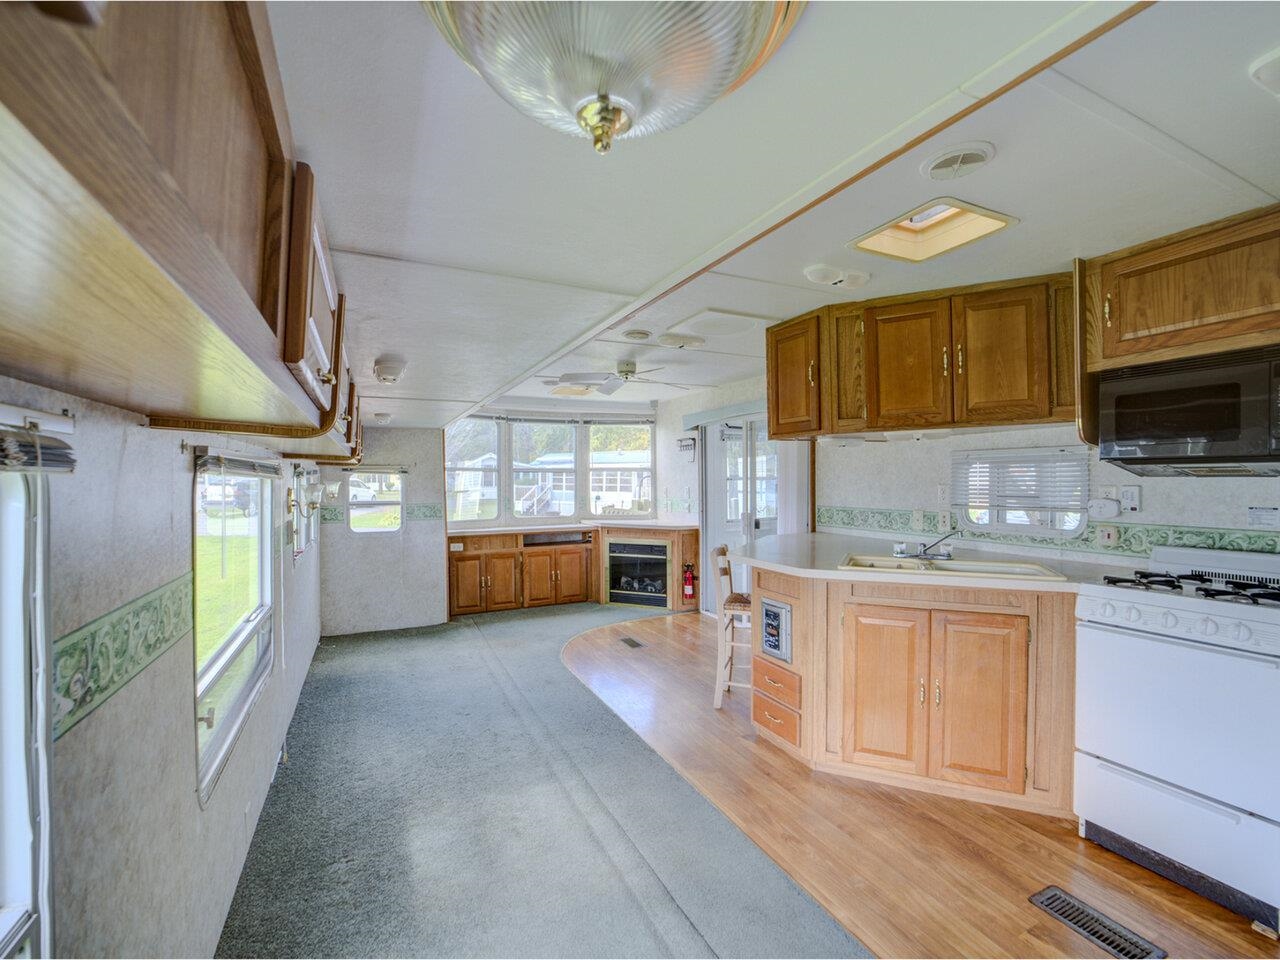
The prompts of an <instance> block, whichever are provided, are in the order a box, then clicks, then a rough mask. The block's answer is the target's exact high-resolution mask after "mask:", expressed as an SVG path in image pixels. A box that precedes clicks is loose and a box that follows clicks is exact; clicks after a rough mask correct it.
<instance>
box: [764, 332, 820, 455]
mask: <svg viewBox="0 0 1280 960" xmlns="http://www.w3.org/2000/svg"><path fill="white" fill-rule="evenodd" d="M824 313H825V311H824V310H815V311H814V312H813V313H807V314H805V315H804V316H802V317H796V318H795V319H794V320H788V321H786V322H785V323H780V324H778V325H777V326H773V327H770V328H769V329H768V330H766V331H765V357H766V360H765V363H766V370H767V376H768V388H767V389H768V408H769V436H770V437H771V438H774V437H807V436H812V435H813V434H815V433H817V432H818V431H820V430H821V429H822V390H821V381H820V377H821V370H820V366H821V353H822V346H821V345H822V318H823V314H824Z"/></svg>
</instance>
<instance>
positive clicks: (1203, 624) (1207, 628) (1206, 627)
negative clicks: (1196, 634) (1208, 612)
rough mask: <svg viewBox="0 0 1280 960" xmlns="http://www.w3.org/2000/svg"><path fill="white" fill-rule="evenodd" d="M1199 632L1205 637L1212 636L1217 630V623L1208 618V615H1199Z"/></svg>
mask: <svg viewBox="0 0 1280 960" xmlns="http://www.w3.org/2000/svg"><path fill="white" fill-rule="evenodd" d="M1200 632H1201V633H1203V634H1204V635H1205V636H1206V637H1212V636H1213V635H1214V634H1215V633H1217V632H1218V624H1217V623H1216V622H1215V621H1213V620H1210V619H1209V618H1208V617H1201V618H1200Z"/></svg>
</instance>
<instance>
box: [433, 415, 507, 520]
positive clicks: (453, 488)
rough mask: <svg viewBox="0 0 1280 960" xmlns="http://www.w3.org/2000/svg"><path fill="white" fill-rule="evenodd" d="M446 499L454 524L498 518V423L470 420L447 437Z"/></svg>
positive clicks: (461, 421)
mask: <svg viewBox="0 0 1280 960" xmlns="http://www.w3.org/2000/svg"><path fill="white" fill-rule="evenodd" d="M444 448H445V471H444V482H445V499H446V500H447V501H448V502H447V510H446V513H447V515H448V519H449V521H450V522H456V521H460V520H493V519H495V518H496V517H497V516H498V421H496V420H481V419H479V418H476V417H467V418H465V419H463V420H459V421H458V422H457V423H454V424H452V425H451V426H450V427H449V429H448V430H446V431H445V435H444Z"/></svg>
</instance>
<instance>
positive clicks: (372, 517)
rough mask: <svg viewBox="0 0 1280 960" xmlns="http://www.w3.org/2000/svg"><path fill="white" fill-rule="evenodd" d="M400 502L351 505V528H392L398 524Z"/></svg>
mask: <svg viewBox="0 0 1280 960" xmlns="http://www.w3.org/2000/svg"><path fill="white" fill-rule="evenodd" d="M400 519H401V518H400V504H398V503H396V504H388V505H387V506H385V507H379V506H372V505H371V506H369V507H364V506H363V505H362V504H354V503H353V504H352V505H351V529H352V530H394V529H396V528H397V527H399V526H400Z"/></svg>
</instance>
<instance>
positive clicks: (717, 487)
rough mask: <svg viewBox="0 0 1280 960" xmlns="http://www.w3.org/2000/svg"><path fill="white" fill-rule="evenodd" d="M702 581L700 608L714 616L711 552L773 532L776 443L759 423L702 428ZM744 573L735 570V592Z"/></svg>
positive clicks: (742, 584)
mask: <svg viewBox="0 0 1280 960" xmlns="http://www.w3.org/2000/svg"><path fill="white" fill-rule="evenodd" d="M702 431H703V447H702V449H703V450H704V451H705V453H706V455H705V457H704V459H703V503H704V504H705V509H704V512H703V518H702V544H703V567H702V569H703V570H705V571H706V575H705V576H704V578H703V589H702V609H703V610H705V611H707V612H708V613H712V612H714V611H715V607H716V590H715V564H714V563H713V562H712V559H711V551H712V550H714V549H715V548H716V547H717V546H719V545H720V544H722V543H723V544H725V545H727V546H728V547H729V550H730V552H732V551H733V550H735V549H737V548H739V547H742V546H743V545H744V544H746V543H748V542H750V541H752V540H756V539H758V538H760V537H767V536H771V535H772V534H775V533H777V532H778V444H777V442H776V441H773V440H770V439H769V437H768V431H767V428H766V424H765V421H764V420H762V419H761V420H754V419H750V418H741V419H731V420H724V421H721V422H718V423H712V424H708V425H707V426H705V427H703V428H702ZM747 576H748V572H747V569H746V567H745V566H744V565H743V564H738V565H736V566H735V569H734V578H733V579H734V589H735V590H747V589H748V584H747Z"/></svg>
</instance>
